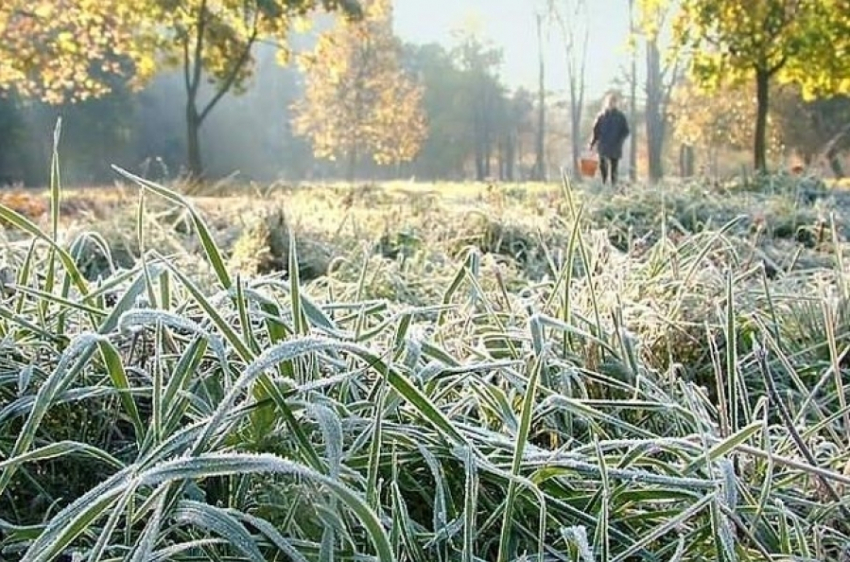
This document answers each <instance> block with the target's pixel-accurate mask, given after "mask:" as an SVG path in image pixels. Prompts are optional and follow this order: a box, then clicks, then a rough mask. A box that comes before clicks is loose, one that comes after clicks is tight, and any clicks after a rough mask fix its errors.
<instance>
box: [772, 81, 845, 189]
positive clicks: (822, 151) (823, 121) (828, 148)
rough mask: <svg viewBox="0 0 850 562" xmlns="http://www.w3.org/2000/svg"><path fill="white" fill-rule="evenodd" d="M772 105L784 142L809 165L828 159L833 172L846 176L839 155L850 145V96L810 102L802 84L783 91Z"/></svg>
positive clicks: (781, 90) (839, 175) (836, 174)
mask: <svg viewBox="0 0 850 562" xmlns="http://www.w3.org/2000/svg"><path fill="white" fill-rule="evenodd" d="M775 97H776V99H775V103H774V104H772V107H771V117H773V118H774V120H775V122H776V126H777V129H778V134H779V135H780V136H781V137H782V141H783V143H784V144H785V145H786V146H787V147H788V148H790V149H792V150H795V151H796V152H797V153H798V154H799V155H800V156H801V157H802V159H803V162H804V163H805V164H806V165H808V164H811V163H812V162H813V161H814V160H816V159H817V158H819V157H824V158H826V161H827V162H828V164H829V166H830V168H831V169H832V172H833V174H835V176H836V177H839V178H841V177H844V169H843V168H842V166H841V161H840V158H839V154H840V153H841V151H843V150H847V149H848V148H850V96H846V95H837V96H831V97H828V98H822V99H816V100H812V101H806V100H805V99H804V97H803V95H802V92H801V91H800V88H799V87H795V86H788V87H784V88H782V89H780V90H779V92H778V95H777V96H775Z"/></svg>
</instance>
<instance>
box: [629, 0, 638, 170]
mask: <svg viewBox="0 0 850 562" xmlns="http://www.w3.org/2000/svg"><path fill="white" fill-rule="evenodd" d="M629 29H630V32H631V34H632V36H634V34H635V1H634V0H629ZM629 87H630V92H629V121H631V125H632V126H631V129H632V131H631V135H630V136H631V138H630V139H629V180H631V181H632V182H635V181H637V146H638V143H637V134H638V127H636V124H637V49H632V68H631V80H630V86H629Z"/></svg>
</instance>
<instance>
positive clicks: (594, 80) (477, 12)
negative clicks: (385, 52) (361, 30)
mask: <svg viewBox="0 0 850 562" xmlns="http://www.w3.org/2000/svg"><path fill="white" fill-rule="evenodd" d="M557 1H558V2H560V3H561V5H566V4H570V3H573V2H574V0H557ZM543 5H545V2H544V1H541V0H395V8H394V17H395V30H396V33H397V34H398V35H399V36H400V37H401V38H402V39H403V40H406V41H411V42H415V43H428V42H438V43H442V44H444V45H446V46H450V45H451V44H452V37H451V32H452V30H453V29H457V28H459V27H463V26H465V25H472V26H474V27H476V28H477V29H478V30H479V32H480V34H481V35H482V36H484V37H486V38H488V39H490V40H492V41H493V42H494V43H495V44H497V45H498V46H500V47H502V49H503V52H504V64H503V66H502V73H501V76H502V80H503V82H504V83H505V84H507V85H508V86H510V87H519V86H524V87H526V88H529V89H532V90H536V89H537V73H538V65H537V61H538V59H537V26H536V20H535V9H536V8H537V7H540V6H543ZM586 5H587V12H588V14H587V21H588V22H589V25H590V42H589V47H588V56H587V93H588V95H589V96H590V97H591V99H593V98H596V97H601V96H602V95H603V94H604V93H605V92H606V91H607V90H608V89H609V88H612V87H615V80H616V79H617V78H621V77H623V75H624V74H623V73H624V72H625V71H626V69H628V67H629V64H630V54H629V51H628V50H627V39H628V31H629V14H628V1H627V0H587V2H586ZM545 34H546V31H544V40H546V35H545ZM548 35H549V37H548V41H546V45H544V60H545V62H546V86H547V89H549V90H550V91H552V92H554V93H555V94H556V95H557V94H560V93H563V92H565V91H566V88H567V83H568V82H567V67H566V60H565V52H564V47H563V41H562V39H561V37H562V35H561V33H560V31H559V30H558V29H557V28H556V27H553V28H551V30H550V31H549V33H548ZM640 62H642V61H638V64H640Z"/></svg>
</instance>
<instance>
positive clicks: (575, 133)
mask: <svg viewBox="0 0 850 562" xmlns="http://www.w3.org/2000/svg"><path fill="white" fill-rule="evenodd" d="M566 5H567V6H568V7H570V8H572V13H570V14H567V15H565V14H564V13H563V12H562V10H561V8H560V7H559V5H558V2H557V1H556V0H549V11H550V13H551V15H552V16H553V17H554V19H555V21H556V22H557V24H558V27H560V29H561V34H562V35H563V39H564V55H565V59H566V62H567V79H568V80H569V93H570V141H571V143H570V144H571V145H572V167H573V170H578V169H579V159H580V158H581V151H582V148H583V146H584V144H585V143H584V141H583V139H582V135H581V121H582V113H583V111H584V93H585V84H586V82H585V80H586V76H587V72H586V70H587V47H588V44H589V42H590V30H589V28H588V26H587V22H586V16H587V14H584V15H585V22H584V23H585V25H584V37H582V43H581V45H580V47H579V46H578V45H577V44H576V28H575V22H576V21H578V20H579V18H580V16H581V15H582V12H583V10H584V8H585V3H584V0H575V1H574V2H573V1H567V2H566ZM579 49H580V51H579ZM575 179H576V181H580V180H581V175H580V174H579V175H576V178H575Z"/></svg>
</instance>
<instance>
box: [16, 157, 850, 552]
mask: <svg viewBox="0 0 850 562" xmlns="http://www.w3.org/2000/svg"><path fill="white" fill-rule="evenodd" d="M55 166H56V165H55ZM55 171H58V167H55ZM116 178H117V179H118V181H119V183H120V185H117V186H116V187H114V188H109V189H63V188H62V187H61V183H60V181H59V178H58V175H56V177H55V178H54V182H53V185H52V186H51V188H50V190H49V191H48V192H47V193H43V194H42V193H30V192H27V193H23V192H22V193H5V194H4V195H3V197H2V199H0V201H2V206H0V220H2V223H3V225H4V230H3V232H2V240H3V260H4V267H3V269H2V271H0V273H2V275H0V278H1V279H2V296H3V301H2V303H0V334H1V335H2V340H0V533H2V537H1V538H0V559H2V560H24V561H27V562H31V561H32V562H34V561H47V560H91V561H94V560H128V561H142V560H145V561H148V560H150V561H156V560H163V561H164V560H174V561H197V560H216V561H219V560H220V561H235V560H239V561H242V560H250V561H258V562H259V561H266V560H278V561H284V560H291V561H305V560H310V561H313V560H316V561H331V560H346V561H366V560H380V561H390V560H398V561H405V560H406V561H423V562H424V561H429V562H430V561H463V562H472V561H499V562H506V561H509V560H529V561H531V560H546V561H548V560H569V561H576V562H591V561H594V562H595V561H605V562H608V561H612V562H614V561H616V562H625V561H631V560H645V561H662V560H663V561H690V560H694V561H697V560H728V561H731V560H742V561H746V560H753V561H755V560H788V561H790V560H800V561H803V560H845V561H846V560H850V517H848V510H850V494H847V490H850V446H848V444H849V443H850V409H849V408H848V406H847V402H848V400H850V392H848V388H850V378H848V375H847V373H848V371H847V355H848V350H850V284H848V282H849V281H850V279H848V277H847V276H848V270H847V266H846V263H845V260H846V259H847V257H848V256H847V250H848V242H847V237H848V233H849V232H850V231H848V228H850V215H848V210H850V199H848V198H846V197H844V194H843V193H842V192H841V191H839V190H831V189H829V188H827V187H826V186H825V185H824V184H823V183H822V182H821V181H819V180H818V179H816V178H812V177H799V176H791V175H783V174H778V175H773V176H769V177H763V178H759V179H749V180H744V179H739V180H730V181H728V182H722V183H721V182H714V181H709V180H693V181H681V180H676V181H673V180H671V181H669V182H667V183H664V184H661V185H658V186H653V187H649V186H642V185H635V186H629V187H628V188H627V189H625V190H624V191H623V192H621V193H614V192H612V191H611V190H609V189H607V188H604V187H602V186H600V185H598V184H597V183H595V182H590V183H584V184H580V185H577V184H573V183H571V182H569V181H566V180H565V181H563V182H552V183H548V184H531V185H501V184H493V185H487V184H427V185H426V184H416V183H405V182H398V183H392V184H383V185H362V186H354V187H352V186H344V185H338V186H333V185H326V186H303V187H292V186H283V185H281V186H275V185H273V186H242V187H240V188H238V189H222V190H221V192H219V193H214V194H187V193H186V192H185V191H182V190H181V189H180V186H177V185H175V186H163V185H158V184H154V183H149V182H147V181H145V180H143V179H141V178H136V177H133V176H131V175H129V174H126V173H124V172H121V171H116Z"/></svg>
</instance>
